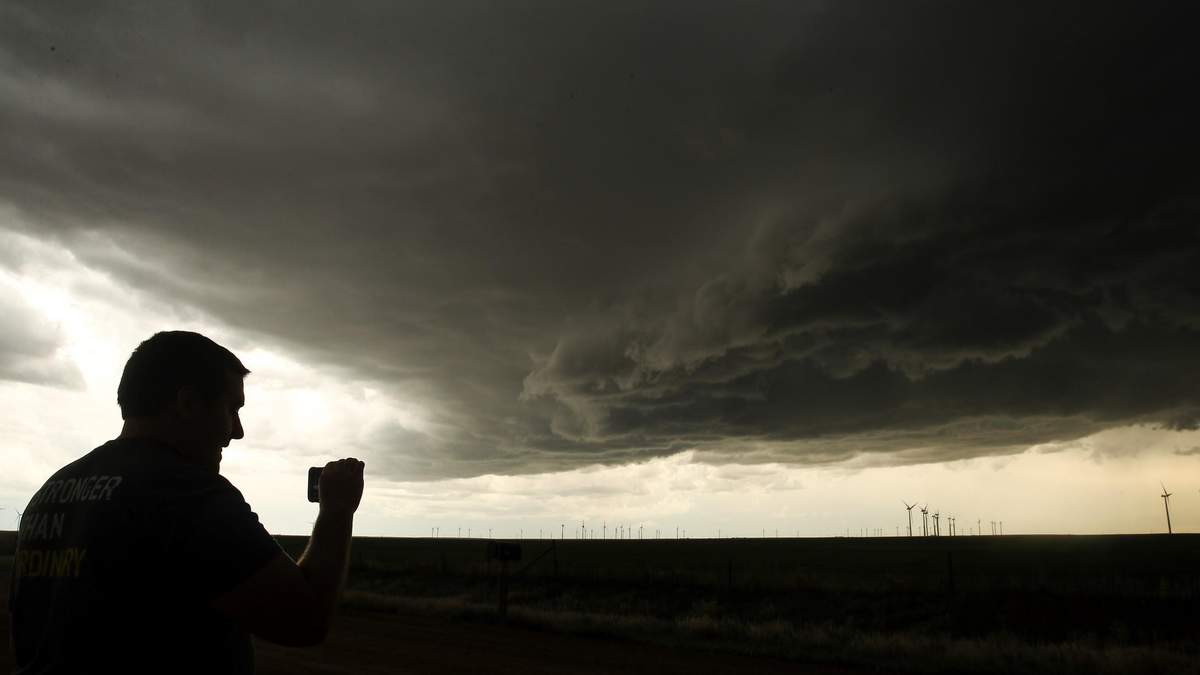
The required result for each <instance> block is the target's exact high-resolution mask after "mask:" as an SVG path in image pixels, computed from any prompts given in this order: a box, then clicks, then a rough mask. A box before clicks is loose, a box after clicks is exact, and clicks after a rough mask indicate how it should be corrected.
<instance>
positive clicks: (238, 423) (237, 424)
mask: <svg viewBox="0 0 1200 675" xmlns="http://www.w3.org/2000/svg"><path fill="white" fill-rule="evenodd" d="M245 435H246V434H245V432H244V431H243V430H242V420H240V419H238V418H236V417H235V418H234V420H233V438H235V439H238V438H243V437H244V436H245Z"/></svg>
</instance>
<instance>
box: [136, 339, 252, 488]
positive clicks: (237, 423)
mask: <svg viewBox="0 0 1200 675" xmlns="http://www.w3.org/2000/svg"><path fill="white" fill-rule="evenodd" d="M249 373H250V371H249V370H248V369H247V368H246V367H245V366H243V365H242V362H241V361H240V360H238V358H237V357H236V356H234V355H233V352H230V351H229V350H228V349H226V348H224V347H222V346H221V345H219V344H217V343H215V342H213V341H212V340H210V339H208V338H206V337H204V336H203V335H200V334H199V333H190V332H187V331H164V332H161V333H155V334H154V336H153V337H151V338H150V339H148V340H146V341H145V342H142V343H141V344H140V345H138V347H137V349H135V350H133V354H131V355H130V357H129V360H128V361H127V362H126V363H125V371H124V372H123V373H122V374H121V383H120V384H119V385H118V386H117V405H119V406H120V407H121V419H123V420H125V428H124V429H123V430H122V432H121V436H122V437H150V438H156V439H159V440H162V441H165V442H167V443H168V444H170V445H172V446H173V447H174V448H175V449H176V451H177V452H178V453H179V454H180V456H181V457H183V458H184V459H185V460H187V461H189V462H192V463H195V464H199V465H201V466H204V467H207V468H210V469H212V471H214V472H216V471H218V470H219V468H220V465H221V448H223V447H224V446H226V445H228V444H229V442H230V441H231V440H232V439H235V438H242V436H243V431H242V422H241V419H240V418H239V415H238V409H239V408H240V407H241V406H242V405H244V404H245V402H246V396H245V390H244V389H243V386H242V379H243V378H244V377H245V376H246V375H248V374H249Z"/></svg>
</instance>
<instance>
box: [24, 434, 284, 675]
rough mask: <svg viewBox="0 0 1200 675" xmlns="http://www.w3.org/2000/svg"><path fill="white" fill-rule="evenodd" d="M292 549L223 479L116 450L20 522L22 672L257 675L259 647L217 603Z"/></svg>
mask: <svg viewBox="0 0 1200 675" xmlns="http://www.w3.org/2000/svg"><path fill="white" fill-rule="evenodd" d="M280 550H281V549H280V548H279V546H278V545H277V544H276V543H275V540H274V539H272V538H271V536H270V535H269V534H268V533H267V531H266V530H265V529H264V528H263V526H262V525H261V524H260V523H259V522H258V516H257V515H255V514H254V513H253V512H252V511H251V510H250V506H249V505H247V504H246V501H245V499H243V498H242V493H241V492H239V491H238V490H237V488H235V487H233V485H232V484H231V483H230V482H229V481H228V480H226V479H225V478H224V477H222V476H220V475H217V474H214V473H210V472H207V471H205V470H203V469H201V468H199V467H196V466H193V465H190V464H186V463H184V462H183V461H181V460H180V459H179V458H178V457H177V456H176V455H175V454H174V453H173V451H172V450H171V449H170V448H169V447H168V446H165V445H162V444H160V443H158V442H157V441H152V440H148V439H118V440H113V441H109V442H108V443H105V444H104V445H102V446H100V447H98V448H96V449H95V450H93V451H91V452H89V453H88V454H87V455H85V456H83V457H81V458H80V459H78V460H76V461H74V462H72V463H70V464H68V465H67V466H65V467H63V468H62V469H60V470H59V471H58V472H57V473H55V474H54V475H53V476H51V477H50V480H48V481H46V484H45V485H43V486H42V488H41V489H40V490H38V492H37V493H36V494H35V495H34V497H33V499H31V500H30V502H29V505H28V506H27V507H26V510H25V512H24V515H23V516H22V518H21V528H20V535H19V537H18V539H17V553H16V558H15V559H14V561H13V577H12V586H11V594H10V606H9V609H10V612H11V613H12V623H11V626H12V645H13V650H14V652H15V656H16V663H17V669H16V672H17V673H22V674H23V673H98V672H142V671H146V672H149V671H155V672H172V673H184V672H187V673H190V672H197V673H199V672H204V673H248V672H253V671H254V648H253V645H252V643H251V642H250V636H249V634H247V633H246V632H245V631H244V630H241V629H240V628H239V627H238V626H237V625H236V624H234V623H233V621H232V620H231V619H229V618H228V617H226V616H225V615H224V614H221V613H220V612H218V611H216V610H214V609H211V608H210V607H209V601H210V600H212V599H213V598H214V597H216V596H218V595H220V594H221V593H223V592H225V591H228V590H230V589H232V588H233V587H235V586H237V585H238V584H239V583H241V582H242V581H243V580H245V579H246V578H248V577H249V576H250V575H252V574H253V573H254V572H256V571H258V570H259V569H260V568H261V567H262V566H263V565H265V564H266V563H267V562H268V561H269V560H271V559H272V558H273V557H275V556H276V555H277V554H278V553H279V551H280Z"/></svg>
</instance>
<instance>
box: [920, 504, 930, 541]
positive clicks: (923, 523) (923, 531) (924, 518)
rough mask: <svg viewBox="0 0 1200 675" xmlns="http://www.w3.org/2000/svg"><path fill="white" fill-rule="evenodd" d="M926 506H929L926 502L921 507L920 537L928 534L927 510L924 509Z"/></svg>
mask: <svg viewBox="0 0 1200 675" xmlns="http://www.w3.org/2000/svg"><path fill="white" fill-rule="evenodd" d="M927 506H929V505H928V504H926V505H925V506H922V507H921V536H922V537H928V536H929V511H928V510H926V507H927Z"/></svg>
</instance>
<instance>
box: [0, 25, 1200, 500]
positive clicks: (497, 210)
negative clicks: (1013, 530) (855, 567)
mask: <svg viewBox="0 0 1200 675" xmlns="http://www.w3.org/2000/svg"><path fill="white" fill-rule="evenodd" d="M57 4H58V3H46V2H31V3H19V2H7V3H5V4H4V5H3V6H0V157H3V161H0V205H3V206H5V207H7V208H10V209H13V210H15V213H17V214H19V217H17V218H14V219H12V221H11V223H10V226H11V227H20V228H24V229H25V230H26V233H27V234H32V235H35V236H36V237H38V238H40V239H43V240H47V241H55V242H57V243H59V244H61V245H62V246H64V247H66V248H67V249H69V250H70V251H71V252H72V253H73V254H74V255H75V256H76V257H77V258H78V260H79V261H81V262H82V263H84V264H86V265H89V266H91V267H93V268H95V269H100V270H103V271H104V272H105V273H107V274H109V275H112V276H113V277H114V278H118V279H120V280H122V281H123V282H125V283H128V284H131V285H133V286H135V287H138V288H141V289H144V290H145V291H147V292H149V293H152V294H156V295H158V296H160V297H162V298H164V299H166V300H168V301H171V302H176V303H180V304H184V305H189V306H196V307H202V308H204V309H205V311H207V312H210V313H211V314H212V315H213V316H215V317H217V318H219V319H220V320H221V321H223V322H225V323H227V324H228V325H229V326H231V327H234V328H235V329H236V330H238V331H240V332H241V333H242V334H244V335H249V336H254V337H256V338H258V339H261V340H262V341H263V342H264V343H270V344H276V345H282V346H284V347H286V349H287V350H289V352H290V353H295V354H300V355H302V356H303V357H304V359H305V360H306V361H307V362H309V363H311V364H316V365H318V366H320V367H321V368H323V369H327V370H334V371H337V372H342V373H346V375H347V377H349V376H353V377H356V378H362V379H370V380H376V381H378V383H379V385H380V386H381V387H384V388H387V389H388V390H390V391H394V392H396V393H397V394H398V395H403V396H404V397H406V398H408V399H412V400H419V401H421V402H422V405H423V406H424V407H425V409H426V412H427V416H428V421H429V424H428V425H426V426H424V427H423V428H422V429H421V430H417V429H414V428H408V427H405V426H403V425H401V424H396V425H394V426H392V427H390V428H388V429H387V430H386V431H385V432H383V433H381V434H380V435H379V437H378V438H377V439H376V442H377V443H378V445H379V446H380V447H388V448H395V451H394V452H392V453H391V454H389V455H388V456H387V457H388V458H387V460H386V461H385V462H384V463H383V465H382V466H379V465H377V466H376V471H382V472H384V473H385V474H388V475H393V476H396V477H401V476H403V477H404V478H408V479H411V478H445V477H468V476H476V475H480V474H485V473H537V472H543V471H549V470H559V469H568V468H573V467H578V466H584V465H589V464H593V463H597V462H600V463H609V464H619V463H624V462H628V461H631V460H635V459H646V458H650V457H656V456H664V455H668V454H672V453H674V452H678V451H680V450H683V449H689V448H695V449H697V450H698V455H697V456H698V457H701V458H707V459H709V460H712V461H726V460H734V461H739V462H786V463H801V464H805V463H826V462H831V461H837V460H839V459H842V458H848V457H852V456H855V455H857V454H859V453H872V454H874V455H876V456H877V459H878V460H879V461H880V462H883V463H908V462H930V461H944V460H952V459H958V458H965V457H974V456H984V455H989V454H1004V453H1009V452H1013V451H1015V450H1018V449H1023V448H1025V447H1028V446H1029V445H1031V444H1036V443H1047V442H1053V441H1066V440H1071V439H1075V438H1078V437H1081V436H1084V435H1088V434H1093V433H1095V432H1098V431H1101V430H1103V429H1105V428H1110V427H1116V426H1121V425H1128V424H1133V423H1149V424H1154V425H1164V426H1166V427H1169V428H1174V429H1195V428H1197V425H1198V424H1200V391H1198V389H1197V386H1196V382H1197V381H1198V379H1197V378H1198V376H1200V339H1198V338H1200V273H1198V272H1197V271H1196V270H1200V246H1198V244H1200V235H1198V230H1200V227H1198V220H1197V216H1198V215H1200V199H1198V194H1200V192H1198V188H1200V181H1198V176H1197V163H1196V156H1197V153H1196V150H1197V148H1200V143H1197V140H1198V139H1197V133H1196V120H1197V119H1200V115H1198V113H1200V109H1198V108H1197V106H1196V104H1195V103H1193V102H1192V98H1191V97H1190V96H1187V95H1186V94H1187V93H1188V92H1189V90H1190V89H1192V88H1194V87H1195V83H1196V82H1198V81H1200V72H1198V71H1200V55H1197V54H1196V50H1195V48H1194V47H1192V46H1191V45H1193V44H1194V39H1193V36H1192V34H1191V33H1192V27H1193V26H1194V25H1195V24H1194V23H1193V22H1191V21H1190V20H1189V19H1188V17H1186V16H1182V14H1183V13H1184V10H1185V8H1184V4H1185V3H1177V4H1175V5H1172V6H1168V5H1166V4H1163V5H1159V4H1158V3H1144V2H1139V3H1129V4H1127V5H1119V4H1117V3H1102V4H1103V7H1095V6H1093V3H1081V5H1080V6H1079V7H1072V6H1070V4H1069V3H1054V4H1053V5H1052V6H1045V5H1043V4H1040V3H1036V4H1033V3H1031V4H1028V5H1024V6H1011V7H1010V6H1004V7H1001V6H988V7H984V6H982V5H979V4H978V3H954V2H945V3H891V2H877V3H856V2H829V3H825V2H809V3H801V2H779V3H725V4H723V5H720V6H715V7H703V6H700V5H701V3H659V4H656V5H648V6H637V7H635V6H633V4H632V3H613V4H615V5H616V6H600V5H599V4H598V3H589V4H591V5H593V6H582V5H580V4H579V3H517V2H506V3H428V4H418V3H408V4H404V5H400V4H398V3H379V4H377V5H375V4H361V3H359V4H343V3H338V4H336V5H335V4H327V5H322V6H320V7H316V8H314V7H310V6H300V5H295V4H291V3H278V4H273V3H256V7H254V8H250V7H246V6H243V5H242V3H224V4H223V5H220V6H218V7H216V8H214V5H218V3H197V4H196V5H194V6H188V5H185V4H183V3H157V2H152V3H127V2H123V3H114V4H112V5H105V4H102V3H94V4H93V3H89V4H87V5H86V6H83V7H81V6H78V5H74V6H71V7H69V8H65V7H64V8H58V7H57ZM114 251H121V252H123V253H122V254H120V255H118V254H115V253H114ZM0 257H2V258H3V263H4V264H5V265H8V266H12V267H19V266H20V265H21V264H22V257H21V251H19V250H4V251H2V252H0ZM86 290H87V289H81V292H86ZM4 302H7V301H3V300H2V299H0V308H5V310H4V311H3V313H2V314H0V317H2V318H0V322H2V323H3V325H2V326H0V328H2V329H3V330H2V331H0V336H2V337H0V378H4V379H9V380H16V381H22V382H35V383H44V384H46V385H48V386H55V387H68V388H69V387H73V386H79V381H80V380H79V377H78V375H77V374H75V373H72V371H71V370H70V368H62V367H58V366H57V365H56V362H55V360H54V357H53V354H54V352H55V339H56V338H55V332H54V331H53V330H52V328H51V327H47V326H46V325H44V322H39V321H38V320H36V317H32V318H31V317H30V316H26V314H28V311H27V310H26V309H23V308H21V307H18V306H15V305H14V306H13V307H12V308H11V309H12V311H9V308H7V305H5V304H3V303H4ZM170 328H172V327H171V326H163V329H164V330H165V329H170ZM146 337H148V335H147V336H146ZM251 377H253V375H251ZM113 396H114V397H115V391H114V392H113ZM249 405H253V402H252V401H248V406H249Z"/></svg>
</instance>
